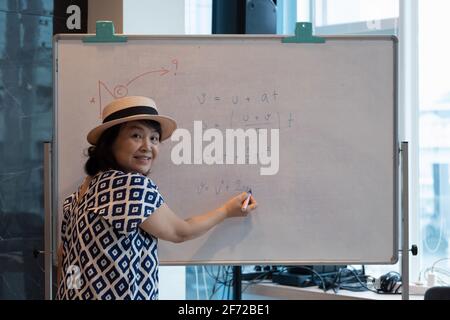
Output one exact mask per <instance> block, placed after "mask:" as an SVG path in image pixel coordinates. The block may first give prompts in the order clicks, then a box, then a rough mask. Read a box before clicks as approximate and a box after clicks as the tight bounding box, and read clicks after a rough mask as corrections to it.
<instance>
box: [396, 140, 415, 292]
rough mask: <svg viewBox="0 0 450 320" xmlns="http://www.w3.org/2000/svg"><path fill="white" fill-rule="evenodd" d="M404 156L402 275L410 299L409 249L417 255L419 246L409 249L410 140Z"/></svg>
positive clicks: (404, 288) (403, 146)
mask: <svg viewBox="0 0 450 320" xmlns="http://www.w3.org/2000/svg"><path fill="white" fill-rule="evenodd" d="M400 152H401V157H402V204H401V206H402V209H401V217H402V221H401V243H402V248H401V250H400V251H401V253H402V259H401V275H402V300H409V251H411V252H412V254H413V255H414V256H415V255H417V246H416V245H413V246H412V247H411V249H409V185H408V184H409V179H408V173H409V162H408V161H409V157H408V156H409V150H408V142H406V141H403V142H402V146H401V148H400Z"/></svg>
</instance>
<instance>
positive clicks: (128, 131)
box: [112, 121, 160, 175]
mask: <svg viewBox="0 0 450 320" xmlns="http://www.w3.org/2000/svg"><path fill="white" fill-rule="evenodd" d="M159 139H160V137H159V133H158V131H156V130H155V129H154V128H151V127H149V126H147V125H145V123H143V122H140V121H131V122H126V123H125V124H123V125H122V126H121V128H120V131H119V135H118V136H117V138H116V140H115V141H114V144H113V146H112V151H113V154H114V156H115V158H116V161H117V164H118V165H119V166H120V167H121V168H122V169H123V170H124V171H125V172H126V173H130V172H138V173H141V174H143V175H147V174H148V173H149V171H150V168H151V167H152V163H153V161H154V160H155V158H156V157H157V155H158V151H159Z"/></svg>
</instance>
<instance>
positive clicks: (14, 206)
mask: <svg viewBox="0 0 450 320" xmlns="http://www.w3.org/2000/svg"><path fill="white" fill-rule="evenodd" d="M51 11H53V1H51V0H36V1H2V2H1V7H0V299H43V298H44V271H43V258H42V255H38V256H37V258H36V257H35V255H34V251H35V250H43V246H44V245H43V235H44V205H43V178H42V177H43V142H44V141H49V140H50V139H51V136H52V135H51V133H52V33H53V23H52V18H53V17H52V13H51Z"/></svg>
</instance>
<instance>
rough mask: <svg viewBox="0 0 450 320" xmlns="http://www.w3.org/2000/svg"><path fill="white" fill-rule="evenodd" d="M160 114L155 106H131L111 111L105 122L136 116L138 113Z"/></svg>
mask: <svg viewBox="0 0 450 320" xmlns="http://www.w3.org/2000/svg"><path fill="white" fill-rule="evenodd" d="M146 114H147V115H158V111H157V110H156V109H155V108H152V107H149V106H145V107H143V106H139V107H130V108H126V109H123V110H119V111H116V112H113V113H111V114H110V115H109V116H107V117H106V118H105V119H103V123H106V122H109V121H113V120H117V119H121V118H126V117H130V116H136V115H146Z"/></svg>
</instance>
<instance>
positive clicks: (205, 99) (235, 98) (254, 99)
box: [197, 90, 279, 105]
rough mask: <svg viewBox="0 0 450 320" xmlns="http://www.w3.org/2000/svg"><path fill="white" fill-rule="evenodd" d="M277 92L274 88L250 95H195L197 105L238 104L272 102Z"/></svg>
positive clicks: (276, 96) (277, 94) (275, 99)
mask: <svg viewBox="0 0 450 320" xmlns="http://www.w3.org/2000/svg"><path fill="white" fill-rule="evenodd" d="M278 96H279V93H278V92H277V91H276V90H273V91H272V92H270V93H269V92H263V93H261V94H260V95H256V96H250V95H232V96H220V95H213V94H207V93H204V92H203V93H200V94H199V95H197V102H198V104H199V105H207V104H211V103H218V102H226V103H232V104H233V105H239V104H249V103H257V104H272V103H275V102H276V101H277V98H278Z"/></svg>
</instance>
